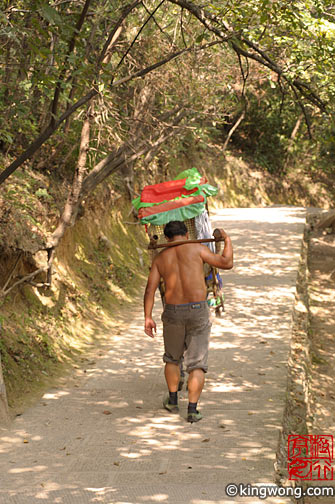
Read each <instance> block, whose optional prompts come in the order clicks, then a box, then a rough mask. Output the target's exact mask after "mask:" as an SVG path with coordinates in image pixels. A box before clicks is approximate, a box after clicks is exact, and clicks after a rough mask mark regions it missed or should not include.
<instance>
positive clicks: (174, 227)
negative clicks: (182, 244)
mask: <svg viewBox="0 0 335 504" xmlns="http://www.w3.org/2000/svg"><path fill="white" fill-rule="evenodd" d="M187 232H188V230H187V227H186V226H185V224H184V223H183V221H179V220H175V221H171V222H168V223H167V224H166V225H165V227H164V234H165V236H166V237H167V238H173V237H174V236H178V235H182V236H185V235H186V233H187Z"/></svg>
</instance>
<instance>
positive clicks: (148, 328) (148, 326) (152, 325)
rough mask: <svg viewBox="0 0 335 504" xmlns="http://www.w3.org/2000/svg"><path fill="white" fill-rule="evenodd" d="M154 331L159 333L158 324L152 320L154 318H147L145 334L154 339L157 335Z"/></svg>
mask: <svg viewBox="0 0 335 504" xmlns="http://www.w3.org/2000/svg"><path fill="white" fill-rule="evenodd" d="M152 330H154V331H155V333H157V328H156V322H155V321H154V320H152V318H150V317H146V319H145V323H144V332H145V334H147V335H148V336H150V338H154V337H155V335H154V333H153V332H152Z"/></svg>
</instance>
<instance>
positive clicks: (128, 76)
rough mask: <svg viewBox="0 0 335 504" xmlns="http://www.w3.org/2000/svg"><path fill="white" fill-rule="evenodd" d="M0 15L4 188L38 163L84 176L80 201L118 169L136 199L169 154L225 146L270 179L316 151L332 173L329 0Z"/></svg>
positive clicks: (9, 6) (81, 4)
mask: <svg viewBox="0 0 335 504" xmlns="http://www.w3.org/2000/svg"><path fill="white" fill-rule="evenodd" d="M0 21H1V23H0V26H1V28H0V60H1V66H0V76H1V79H0V81H1V84H0V117H1V119H0V149H1V152H2V154H3V158H2V159H3V163H2V164H3V168H5V166H7V168H6V169H5V170H3V171H2V173H0V183H2V182H4V181H5V180H6V179H7V178H8V177H9V176H10V174H11V173H13V172H14V171H15V170H16V169H18V168H19V169H21V167H22V166H23V165H24V163H26V162H27V161H28V160H29V166H30V167H31V168H32V169H33V170H35V171H36V172H41V171H42V172H43V173H45V174H47V176H49V177H50V180H54V181H55V182H56V181H58V182H59V181H60V180H64V181H65V183H71V181H72V180H73V181H74V182H73V183H74V184H79V185H78V186H77V187H76V189H75V191H74V189H73V187H74V186H73V187H72V189H71V190H70V192H71V191H72V193H73V191H74V192H75V193H76V194H77V196H76V198H75V203H74V202H73V201H72V200H71V201H72V205H79V204H80V202H81V201H82V199H83V198H84V197H87V195H88V194H89V192H90V191H92V190H94V188H95V187H96V185H97V184H98V183H101V182H103V181H104V180H105V179H106V178H107V177H108V176H109V175H110V174H111V173H114V172H115V171H119V172H121V174H122V177H123V180H124V183H125V185H126V187H127V190H128V191H129V194H130V196H132V192H133V182H134V176H135V177H141V176H142V175H143V170H146V174H147V175H148V174H149V176H150V170H151V165H152V163H153V161H154V160H155V156H156V157H157V155H158V153H159V157H158V158H157V159H158V160H159V163H160V166H161V167H166V162H167V160H169V159H171V157H172V158H173V156H175V157H176V156H178V154H179V153H180V152H185V151H187V150H188V149H189V148H190V147H192V146H194V145H196V146H197V148H206V146H207V145H208V144H209V143H211V142H212V141H218V140H219V141H220V140H221V141H222V145H223V149H226V148H227V147H229V145H235V147H237V148H238V149H239V150H240V151H242V152H245V153H247V154H248V155H249V156H252V157H253V159H254V160H255V161H256V162H257V163H259V164H261V165H262V166H263V167H264V168H265V169H267V170H268V171H269V172H271V173H276V174H279V173H281V174H283V173H285V172H286V171H287V169H288V168H289V166H290V165H292V166H293V165H294V162H295V160H296V159H298V158H299V156H300V154H301V152H307V151H308V152H309V155H310V159H312V160H313V159H315V160H316V159H318V157H319V158H322V159H323V161H322V163H323V166H324V169H325V170H328V171H329V170H330V168H329V164H330V162H332V159H333V157H334V155H335V154H334V152H335V135H334V124H333V121H332V120H331V117H332V115H333V113H334V103H335V84H334V82H335V79H334V77H335V75H334V65H333V61H334V51H335V44H334V38H335V23H334V21H335V8H334V5H333V4H332V2H330V1H328V0H305V1H298V2H274V1H272V0H262V1H259V0H249V1H248V2H246V1H245V0H239V1H238V2H235V1H231V0H220V1H219V0H213V1H211V2H207V3H205V4H201V5H200V4H199V3H198V2H197V1H193V2H192V1H189V0H159V1H158V0H145V1H140V0H134V1H133V2H129V3H127V2H125V1H121V0H118V1H117V2H113V3H112V2H110V1H109V0H103V1H101V0H79V1H75V0H68V1H64V0H49V1H48V2H46V1H44V0H20V1H16V2H13V1H12V0H5V1H3V2H2V10H1V13H0ZM88 117H89V120H88V122H87V123H86V126H87V127H88V128H89V131H87V137H89V141H88V145H87V152H86V151H85V152H84V153H83V152H82V159H85V163H84V166H81V164H80V162H79V165H80V166H81V168H80V171H81V172H80V174H78V170H79V168H78V155H79V156H80V149H82V146H80V142H81V140H80V139H81V138H82V129H83V125H84V124H85V120H87V118H88ZM311 139H313V140H311ZM229 142H230V144H229ZM85 149H86V147H85ZM86 154H87V155H86ZM157 159H156V160H157ZM159 163H158V164H159ZM164 173H166V169H165V168H164ZM78 181H80V183H79V182H78ZM70 199H71V198H70ZM72 199H73V198H72ZM75 215H76V211H74V213H73V215H72V218H71V219H70V220H71V222H73V217H74V218H75Z"/></svg>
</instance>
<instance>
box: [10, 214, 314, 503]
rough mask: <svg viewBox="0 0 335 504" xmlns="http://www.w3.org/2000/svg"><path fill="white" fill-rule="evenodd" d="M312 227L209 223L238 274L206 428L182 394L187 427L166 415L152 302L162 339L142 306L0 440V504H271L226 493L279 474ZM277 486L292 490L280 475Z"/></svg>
mask: <svg viewBox="0 0 335 504" xmlns="http://www.w3.org/2000/svg"><path fill="white" fill-rule="evenodd" d="M305 214H306V212H305V210H304V209H302V208H294V207H278V208H277V207H273V208H265V209H261V208H251V209H224V210H219V211H217V212H216V214H215V215H213V216H212V221H213V222H212V224H213V227H223V228H225V229H226V230H227V232H228V233H229V234H230V235H231V237H232V240H233V244H234V249H235V267H234V269H233V270H232V271H229V272H223V274H222V277H223V281H224V292H225V298H226V312H225V315H224V317H223V318H222V319H214V320H213V330H212V337H211V348H210V369H209V372H208V375H207V378H206V385H205V389H204V392H203V394H202V397H201V402H200V408H201V411H202V412H203V414H204V419H203V420H202V421H201V422H199V423H198V424H192V425H191V424H187V422H186V421H185V417H186V407H187V395H186V393H185V391H183V392H182V393H181V394H180V415H173V416H171V415H169V414H168V413H167V412H166V411H164V410H163V409H162V399H163V397H164V395H165V393H166V385H165V382H164V375H163V366H162V360H161V355H162V353H163V345H162V339H161V325H160V313H161V306H160V302H159V299H158V298H157V302H156V306H155V311H154V318H155V320H156V321H157V323H158V335H157V337H156V338H155V339H154V340H151V339H150V338H147V337H146V336H145V335H144V334H143V314H142V307H141V306H139V307H138V309H136V310H134V313H132V314H127V315H125V317H124V319H123V320H122V319H120V320H119V321H118V323H117V325H115V327H114V329H112V330H111V333H110V344H106V347H105V349H104V350H103V351H99V354H97V358H96V359H95V361H94V362H91V363H90V364H89V365H88V366H87V368H86V369H83V370H79V371H78V372H77V374H76V375H75V376H74V377H73V379H72V381H69V383H68V385H67V386H64V387H60V388H55V389H52V390H50V391H49V392H48V393H47V394H45V395H44V397H43V398H42V400H41V401H39V402H38V403H37V404H36V405H35V406H34V407H32V408H30V409H28V410H27V411H26V412H25V413H24V414H23V415H22V416H20V417H18V418H17V419H16V420H15V421H14V422H13V424H12V425H11V426H10V428H9V429H7V430H4V431H2V433H1V436H0V464H1V467H2V468H3V469H2V471H1V473H0V503H1V504H2V503H4V504H14V503H15V504H28V503H29V504H32V503H35V502H36V503H37V502H38V503H41V504H43V503H44V502H45V503H48V504H49V503H55V504H56V503H57V504H58V503H64V504H65V503H71V504H72V503H74V504H85V503H87V502H90V503H91V502H92V503H93V502H99V503H103V504H111V503H113V504H116V503H120V504H121V503H123V504H124V503H131V504H143V503H154V502H163V503H176V504H182V503H183V504H212V503H214V502H215V503H221V504H226V503H228V502H236V503H245V504H249V503H257V502H264V501H262V500H260V499H255V498H253V497H251V498H248V497H243V496H241V497H238V496H236V497H234V498H233V500H232V499H231V498H229V497H228V496H227V495H226V491H225V489H226V486H227V484H228V483H236V484H239V483H244V484H248V483H250V484H268V485H269V484H273V483H274V481H275V472H274V464H275V463H276V454H277V451H278V453H279V454H280V455H281V458H280V457H279V460H281V461H282V462H283V464H284V465H285V461H284V457H285V453H284V452H283V450H282V449H281V445H278V439H279V434H280V433H281V432H282V421H283V412H284V408H285V404H286V397H287V392H286V391H287V360H288V356H289V353H290V341H291V332H292V307H293V304H294V300H295V291H296V279H297V271H298V268H299V261H300V254H301V243H302V236H303V231H304V225H305ZM297 303H299V300H297V302H296V304H297ZM293 360H294V359H293ZM287 411H288V413H289V410H287ZM285 418H286V420H285V421H286V422H288V420H287V418H288V416H287V417H285ZM284 434H285V429H284ZM278 446H279V449H278ZM277 473H278V474H279V478H284V477H285V474H284V473H282V472H281V467H277ZM266 502H267V503H268V504H280V503H284V502H285V503H288V502H290V500H289V499H288V498H283V497H279V498H276V497H271V498H270V497H269V498H268V499H267V500H266Z"/></svg>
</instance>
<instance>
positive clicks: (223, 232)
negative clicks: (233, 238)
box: [219, 228, 228, 239]
mask: <svg viewBox="0 0 335 504" xmlns="http://www.w3.org/2000/svg"><path fill="white" fill-rule="evenodd" d="M219 231H220V233H221V236H222V238H223V239H225V238H227V237H228V235H227V233H226V231H225V230H224V229H222V228H220V229H219Z"/></svg>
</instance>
